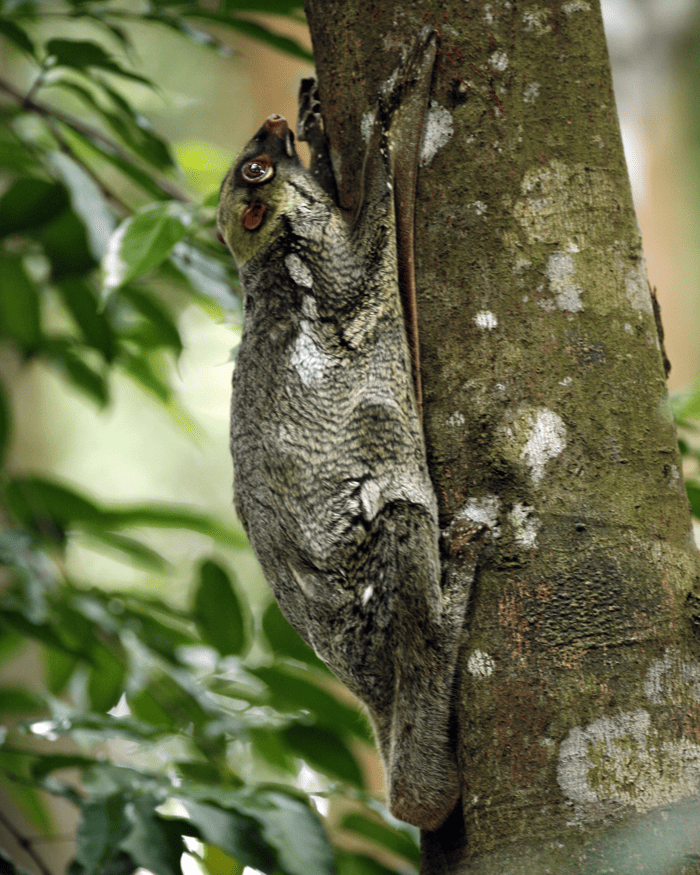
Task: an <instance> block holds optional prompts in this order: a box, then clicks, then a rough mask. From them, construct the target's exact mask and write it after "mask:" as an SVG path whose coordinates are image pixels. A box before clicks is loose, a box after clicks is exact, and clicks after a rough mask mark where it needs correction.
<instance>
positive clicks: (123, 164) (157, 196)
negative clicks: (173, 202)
mask: <svg viewBox="0 0 700 875" xmlns="http://www.w3.org/2000/svg"><path fill="white" fill-rule="evenodd" d="M1 133H2V131H1V129H0V135H1ZM64 133H65V136H66V138H67V139H68V141H69V142H71V140H72V141H75V144H76V148H77V149H78V150H79V151H81V152H82V151H85V152H88V153H90V154H91V155H93V156H94V157H95V158H97V159H98V161H99V162H100V163H102V162H103V161H106V162H108V163H109V164H111V165H112V167H116V168H117V170H119V171H120V173H123V174H124V176H125V177H126V178H127V179H128V180H129V182H130V183H133V184H134V185H136V186H137V187H138V188H139V189H141V190H142V191H143V192H144V193H145V194H147V195H148V196H149V197H151V198H153V199H154V200H160V201H166V200H168V199H169V197H168V195H167V194H166V193H165V192H164V191H163V189H162V188H160V186H159V185H158V184H157V183H156V182H155V181H154V179H153V175H152V174H151V173H148V172H146V171H145V170H142V169H141V167H139V166H138V164H137V163H136V162H135V161H130V160H128V158H126V157H125V156H124V155H122V154H121V153H119V152H117V151H115V150H114V149H111V148H109V146H107V145H106V144H105V143H104V142H103V141H102V140H101V139H98V138H97V137H91V136H89V134H87V133H83V132H81V131H76V130H74V129H73V128H66V129H65V130H64ZM1 142H2V141H1V140H0V143H1Z"/></svg>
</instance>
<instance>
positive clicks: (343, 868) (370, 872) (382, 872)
mask: <svg viewBox="0 0 700 875" xmlns="http://www.w3.org/2000/svg"><path fill="white" fill-rule="evenodd" d="M336 863H337V871H338V875H396V870H395V869H389V868H388V867H387V866H384V865H382V864H381V863H378V862H377V861H376V860H372V859H371V858H370V857H365V856H363V855H362V854H349V853H348V852H347V851H338V852H337V854H336Z"/></svg>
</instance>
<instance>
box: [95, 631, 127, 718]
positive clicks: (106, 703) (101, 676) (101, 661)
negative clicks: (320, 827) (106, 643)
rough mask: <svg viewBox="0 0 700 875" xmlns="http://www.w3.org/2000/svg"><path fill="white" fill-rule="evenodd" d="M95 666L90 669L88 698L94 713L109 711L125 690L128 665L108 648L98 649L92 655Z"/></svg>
mask: <svg viewBox="0 0 700 875" xmlns="http://www.w3.org/2000/svg"><path fill="white" fill-rule="evenodd" d="M92 658H93V661H94V663H95V664H94V666H93V667H92V668H91V669H90V679H89V681H88V697H89V699H90V707H91V708H92V709H93V711H109V709H110V708H113V707H114V706H115V705H116V704H117V702H118V701H119V698H120V696H121V694H122V692H123V690H124V681H125V678H126V665H125V664H124V660H123V659H120V658H119V657H118V656H116V655H115V654H113V653H111V652H110V651H109V650H108V649H107V648H106V647H97V648H95V650H94V651H93V653H92Z"/></svg>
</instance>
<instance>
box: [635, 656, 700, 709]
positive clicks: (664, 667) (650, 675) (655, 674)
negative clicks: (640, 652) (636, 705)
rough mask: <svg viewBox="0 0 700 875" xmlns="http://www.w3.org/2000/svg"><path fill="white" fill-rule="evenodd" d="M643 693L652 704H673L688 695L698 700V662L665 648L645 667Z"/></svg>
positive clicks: (699, 684)
mask: <svg viewBox="0 0 700 875" xmlns="http://www.w3.org/2000/svg"><path fill="white" fill-rule="evenodd" d="M644 695H645V696H646V697H647V699H649V701H650V702H652V703H653V704H654V705H669V706H671V705H675V704H676V703H677V702H678V701H679V700H682V699H683V698H685V699H687V698H688V697H690V698H692V699H693V700H694V701H696V702H700V664H698V663H697V662H690V661H689V660H685V659H683V658H682V657H681V655H680V654H679V653H677V652H676V651H674V650H666V652H665V653H664V657H663V659H656V660H654V661H653V662H652V664H651V665H650V666H649V668H648V669H647V674H646V677H645V679H644Z"/></svg>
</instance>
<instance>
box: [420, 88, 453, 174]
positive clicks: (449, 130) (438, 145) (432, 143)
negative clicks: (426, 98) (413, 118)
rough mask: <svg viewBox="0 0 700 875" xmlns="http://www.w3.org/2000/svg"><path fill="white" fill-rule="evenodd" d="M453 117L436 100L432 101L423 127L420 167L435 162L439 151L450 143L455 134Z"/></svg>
mask: <svg viewBox="0 0 700 875" xmlns="http://www.w3.org/2000/svg"><path fill="white" fill-rule="evenodd" d="M454 132H455V131H454V125H453V123H452V115H451V113H450V112H449V110H447V109H445V107H444V106H440V104H439V103H437V101H435V100H431V101H430V107H429V109H428V112H427V113H426V116H425V123H424V125H423V139H422V140H421V145H420V166H421V167H425V166H426V165H427V164H430V162H431V161H432V160H433V158H434V157H435V155H436V154H437V153H438V150H440V149H442V147H443V146H444V145H445V144H446V143H448V142H449V141H450V139H451V138H452V135H453V134H454Z"/></svg>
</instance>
